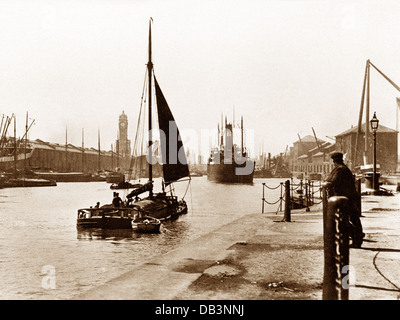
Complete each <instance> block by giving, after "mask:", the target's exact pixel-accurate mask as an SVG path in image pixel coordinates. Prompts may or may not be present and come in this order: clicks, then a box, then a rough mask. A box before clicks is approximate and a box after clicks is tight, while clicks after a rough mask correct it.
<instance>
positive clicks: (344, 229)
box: [322, 196, 349, 300]
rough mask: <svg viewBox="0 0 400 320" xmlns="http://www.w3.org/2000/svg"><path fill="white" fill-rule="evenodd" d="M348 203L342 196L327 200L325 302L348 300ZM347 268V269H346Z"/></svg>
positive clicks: (323, 296)
mask: <svg viewBox="0 0 400 320" xmlns="http://www.w3.org/2000/svg"><path fill="white" fill-rule="evenodd" d="M348 202H349V199H348V198H346V197H341V196H334V197H330V198H329V199H328V200H327V209H326V215H325V210H324V211H323V212H324V284H323V292H322V299H323V300H348V298H349V285H348V282H347V283H346V281H345V280H346V278H345V277H346V276H347V278H348V272H349V233H348V211H347V207H348ZM324 204H325V202H324ZM345 267H346V268H345Z"/></svg>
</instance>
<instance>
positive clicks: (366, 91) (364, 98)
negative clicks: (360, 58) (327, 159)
mask: <svg viewBox="0 0 400 320" xmlns="http://www.w3.org/2000/svg"><path fill="white" fill-rule="evenodd" d="M371 66H372V67H373V68H374V69H375V70H376V71H378V73H379V74H380V75H381V76H382V77H383V78H385V80H387V81H388V82H389V83H390V84H391V85H392V86H393V87H394V88H395V89H396V90H397V91H399V92H400V87H399V86H398V85H397V84H396V83H394V82H393V81H392V80H391V79H390V78H389V77H388V76H387V75H385V74H384V73H383V72H382V71H381V70H379V69H378V68H377V67H376V66H375V65H374V64H373V63H372V62H371V61H370V60H369V59H368V60H367V62H366V65H365V74H364V83H363V89H362V95H361V105H360V113H359V117H358V129H357V136H356V144H355V151H354V153H353V159H352V160H353V161H352V163H353V165H354V164H355V163H356V159H357V150H358V145H359V136H360V135H361V123H362V116H363V109H364V102H365V104H366V107H365V108H366V110H365V143H364V156H363V157H364V164H366V163H367V151H368V136H369V126H368V122H369V106H370V69H371ZM397 104H398V107H400V99H399V98H397ZM397 114H398V108H396V130H398V117H397Z"/></svg>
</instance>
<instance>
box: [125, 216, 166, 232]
mask: <svg viewBox="0 0 400 320" xmlns="http://www.w3.org/2000/svg"><path fill="white" fill-rule="evenodd" d="M160 227H161V221H160V220H159V219H156V218H153V217H150V216H147V215H146V216H142V217H137V218H135V219H134V220H132V228H133V230H134V231H136V232H140V233H159V232H160Z"/></svg>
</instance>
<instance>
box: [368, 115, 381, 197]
mask: <svg viewBox="0 0 400 320" xmlns="http://www.w3.org/2000/svg"><path fill="white" fill-rule="evenodd" d="M370 123H371V129H372V133H373V135H374V172H373V176H372V185H373V188H374V190H375V191H378V190H379V182H378V179H377V178H376V131H377V130H378V126H379V120H378V118H377V117H376V112H374V116H373V117H372V119H371V120H370Z"/></svg>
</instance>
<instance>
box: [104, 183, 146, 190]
mask: <svg viewBox="0 0 400 320" xmlns="http://www.w3.org/2000/svg"><path fill="white" fill-rule="evenodd" d="M140 186H141V184H140V183H130V182H129V181H120V182H118V183H113V184H111V185H110V189H113V190H116V189H134V188H139V187H140Z"/></svg>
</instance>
